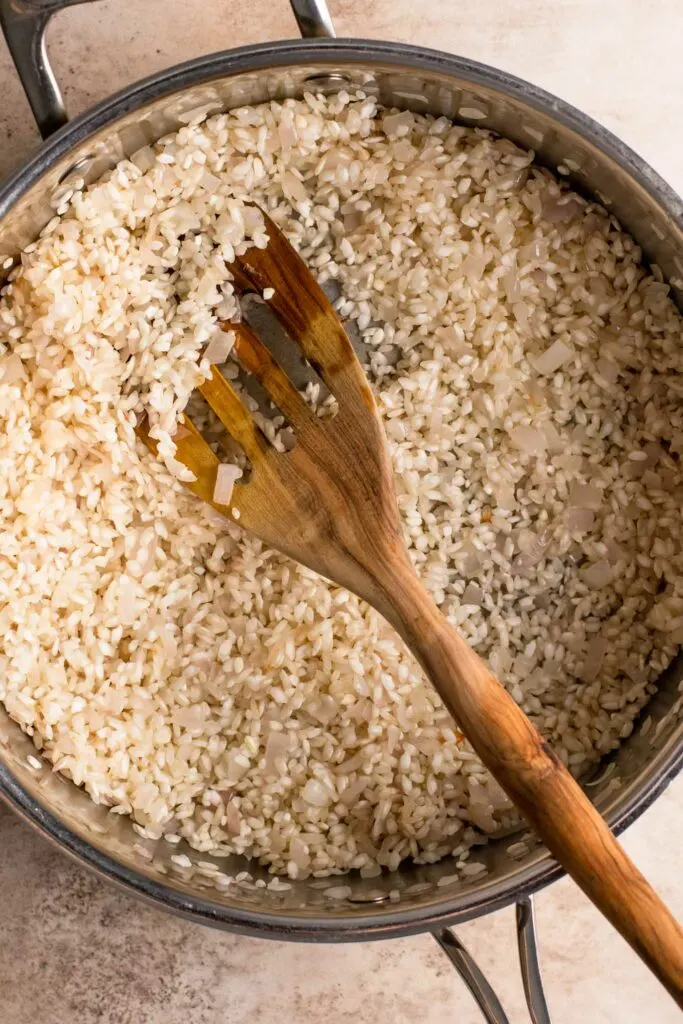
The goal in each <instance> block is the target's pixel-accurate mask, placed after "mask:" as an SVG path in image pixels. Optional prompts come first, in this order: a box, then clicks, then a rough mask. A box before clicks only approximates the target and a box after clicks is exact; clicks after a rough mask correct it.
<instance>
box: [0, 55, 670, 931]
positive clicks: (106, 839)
mask: <svg viewBox="0 0 683 1024" xmlns="http://www.w3.org/2000/svg"><path fill="white" fill-rule="evenodd" d="M354 45H355V51H354V49H353V46H352V45H351V44H349V45H348V46H346V45H344V44H338V45H337V46H336V47H335V50H334V53H332V52H331V50H330V49H329V48H328V49H327V50H326V49H325V48H324V47H323V48H320V50H319V52H317V48H316V47H313V46H312V45H309V46H302V45H301V44H282V46H281V47H280V48H279V49H276V51H275V52H273V49H272V48H270V49H269V51H268V52H266V51H265V50H254V51H251V58H250V59H248V57H249V55H248V54H247V55H246V56H245V54H246V51H237V53H236V54H235V55H229V54H226V55H217V56H216V57H214V58H207V60H206V61H205V62H203V63H202V62H198V63H197V64H195V65H186V66H184V67H182V68H180V69H177V70H176V71H175V72H172V73H171V74H170V75H169V76H159V77H158V78H156V79H153V80H150V81H149V83H147V85H146V86H141V87H137V88H134V89H133V90H131V91H130V92H129V93H128V94H124V95H123V96H122V98H120V99H118V100H117V99H115V100H114V101H112V102H110V103H109V104H105V105H103V106H102V107H101V108H98V109H97V110H96V111H95V112H94V114H91V115H89V116H88V115H86V117H85V118H83V119H80V120H79V121H77V122H74V123H73V124H72V125H71V126H69V127H68V128H67V129H66V132H65V133H60V135H59V136H57V137H56V138H55V139H54V140H53V141H52V142H50V143H49V144H48V146H47V148H46V149H44V150H43V151H41V153H39V154H38V155H37V156H36V157H35V158H34V160H33V161H32V163H31V164H29V166H28V168H27V169H26V170H25V171H24V172H21V173H20V174H19V175H17V177H16V178H15V179H13V181H12V182H10V184H9V185H8V187H7V189H6V190H5V193H4V197H0V216H3V218H4V219H3V221H2V229H1V231H0V255H4V256H14V255H15V254H16V253H17V252H18V251H19V250H20V249H21V248H22V247H23V246H24V245H26V244H28V243H29V242H30V241H32V240H33V239H34V238H35V237H36V235H37V234H38V232H39V231H40V229H41V228H42V227H43V226H44V224H45V223H47V221H48V220H49V219H50V218H51V217H52V216H53V214H54V209H55V207H56V205H58V204H59V198H60V196H62V195H63V194H64V191H65V190H67V189H69V188H71V187H73V186H74V183H75V182H76V181H77V179H78V178H84V179H85V180H86V181H92V180H95V179H96V178H97V177H99V176H100V175H101V174H102V173H103V172H104V171H105V170H107V169H108V168H109V167H111V166H112V165H113V164H114V163H116V162H117V161H118V160H120V159H121V158H122V157H124V156H127V155H130V154H131V153H133V152H135V151H136V150H137V149H139V148H140V147H142V146H144V145H147V144H149V143H150V142H153V141H155V140H156V139H158V138H159V137H160V136H162V135H164V134H166V133H168V132H170V131H173V130H176V129H177V128H179V127H180V126H181V125H182V124H183V122H184V121H186V120H188V119H189V118H188V113H189V112H191V111H193V110H196V109H197V108H210V109H211V110H212V111H213V110H215V111H219V110H222V109H228V108H231V107H235V106H242V105H245V104H251V103H258V102H262V101H264V100H267V99H272V98H279V99H281V98H283V97H285V96H298V95H301V94H302V93H303V92H304V91H307V90H308V91H313V90H315V89H322V90H325V91H328V90H333V89H334V90H339V89H342V88H350V87H355V86H361V85H362V86H363V88H365V89H366V90H367V91H369V92H371V93H373V94H375V95H377V96H378V97H379V99H380V101H381V102H382V103H384V104H386V105H390V106H397V107H402V108H410V109H412V110H414V111H418V112H430V113H432V114H436V115H445V116H447V117H449V118H452V119H453V120H455V121H457V122H459V123H463V124H468V125H472V126H479V127H485V128H490V129H493V130H494V131H496V132H499V133H500V134H502V135H505V136H507V137H509V138H511V139H513V140H514V141H516V142H518V143H519V144H520V145H521V146H523V147H525V148H533V149H535V150H536V151H537V152H538V154H539V159H540V160H541V161H542V162H544V163H546V164H548V165H549V166H552V167H554V168H558V167H560V168H561V172H562V173H565V172H566V174H567V175H568V177H569V179H570V180H571V181H572V184H573V185H574V186H575V187H578V188H579V189H580V190H581V191H583V192H586V193H589V194H593V195H597V196H598V197H599V198H600V199H601V200H603V201H609V208H610V209H611V210H613V211H614V213H615V215H616V216H617V217H618V218H619V219H620V221H621V222H622V224H624V226H626V227H627V228H628V229H629V230H630V231H631V232H632V233H633V235H634V236H635V237H636V238H637V239H638V241H639V242H640V244H641V245H642V246H643V249H644V251H645V253H646V254H647V257H648V258H649V259H650V261H652V262H656V263H657V264H658V265H659V266H660V267H661V268H662V270H663V272H664V275H665V277H666V278H667V279H669V280H670V281H671V282H672V283H676V282H678V283H679V285H680V287H681V288H683V281H681V280H680V279H682V278H683V232H682V230H681V225H682V224H683V212H682V204H681V202H680V200H677V199H676V197H675V196H673V195H672V194H671V193H669V192H668V191H667V190H666V187H665V186H663V185H662V183H661V182H659V181H658V179H656V177H655V176H650V172H649V171H648V169H647V168H646V167H644V166H643V165H642V164H640V163H639V162H638V161H637V160H636V159H635V158H633V155H632V154H630V153H629V151H628V150H626V149H625V148H622V147H620V145H619V144H618V143H617V142H616V140H614V139H611V137H608V136H606V137H605V139H601V140H600V146H601V148H598V145H597V144H596V143H597V138H594V140H593V141H589V139H587V138H586V137H582V135H580V134H579V133H578V132H579V130H580V129H582V128H583V129H584V130H586V131H587V132H588V134H589V135H590V133H591V131H595V126H594V125H593V126H591V125H590V123H589V122H585V123H584V122H583V120H582V118H581V115H578V114H576V112H572V111H567V110H566V109H565V108H560V106H559V105H558V104H557V103H556V101H552V99H551V98H549V97H544V96H543V95H542V94H538V93H536V92H535V91H534V90H531V89H530V88H529V87H526V86H525V85H524V84H523V83H519V82H517V83H515V82H512V81H510V80H508V79H505V78H504V77H503V76H499V75H498V74H497V73H495V72H491V71H488V72H486V71H485V69H482V68H480V67H477V66H476V65H469V64H467V62H464V61H458V60H457V59H455V58H453V59H450V58H449V59H446V58H445V57H443V56H441V55H431V56H429V55H427V56H425V53H424V51H423V52H422V57H421V58H420V59H419V60H418V58H417V57H415V56H413V58H412V60H411V61H409V62H407V63H406V64H404V65H401V64H399V63H396V62H394V61H392V60H391V59H390V57H389V48H388V47H385V49H384V50H382V44H362V45H363V46H364V47H365V49H364V50H363V49H362V47H361V44H354ZM287 47H289V48H290V50H289V51H288V50H287V49H286V48H287ZM314 51H316V56H317V58H318V60H317V62H316V61H315V60H314V59H313V53H314ZM371 51H372V53H371ZM407 51H408V48H406V51H405V52H407ZM411 52H412V53H413V55H414V54H415V53H416V51H411ZM255 53H257V54H258V55H259V56H258V59H254V54H255ZM361 53H363V54H365V58H364V61H361V59H360V58H359V54H361ZM437 57H438V58H439V59H437ZM278 60H280V61H281V62H282V66H279V67H278V66H274V65H276V64H277V61H278ZM242 68H246V69H248V70H242ZM254 68H256V69H255V70H254ZM484 79H486V80H484ZM586 125H587V127H586ZM93 126H94V129H95V130H94V132H93ZM3 198H4V207H3V205H2V203H3ZM682 677H683V663H682V662H681V659H680V658H679V659H678V660H677V662H676V663H675V664H674V666H672V668H671V669H670V670H669V671H668V672H667V673H666V674H665V677H664V678H663V679H662V681H661V687H660V690H659V692H658V694H657V696H656V697H655V698H654V700H653V701H652V702H651V703H650V705H648V707H647V708H646V709H645V712H644V715H643V718H642V721H641V722H640V723H638V724H637V727H636V729H635V731H634V734H633V735H632V736H631V737H630V738H629V739H628V741H626V742H625V743H624V745H623V747H622V748H621V749H620V750H619V751H618V752H617V754H616V756H614V757H613V758H612V759H611V761H613V762H614V765H615V767H614V768H612V769H610V772H609V773H607V777H606V778H604V779H603V780H602V781H600V776H601V775H603V774H604V768H605V764H603V765H601V766H600V768H599V769H598V770H597V771H596V773H595V775H594V778H595V779H596V780H597V781H594V782H590V783H589V788H588V792H589V793H590V794H591V796H592V798H593V800H594V802H595V803H596V805H597V806H598V807H599V808H600V809H601V810H602V811H603V812H605V813H606V815H607V817H608V818H609V820H610V822H611V823H612V824H613V825H619V824H621V825H623V824H625V823H627V821H628V820H629V819H630V818H632V817H633V816H634V815H635V814H636V813H637V812H638V811H639V810H640V809H641V808H642V806H643V805H644V804H645V803H646V802H648V801H649V800H650V799H652V798H653V797H654V796H655V795H656V793H657V792H658V791H659V790H660V789H661V788H662V787H663V785H665V784H666V781H667V778H669V777H670V776H671V775H672V774H673V773H674V771H675V769H676V764H677V760H680V754H681V747H682V745H683V736H682V732H683V728H682V725H681V705H682V701H683V698H682V697H681V694H680V692H679V687H680V681H681V678H682ZM648 718H650V719H652V721H651V723H650V725H649V727H646V729H645V730H643V727H642V722H643V721H645V720H646V719H648ZM29 755H33V756H34V757H35V749H34V747H33V745H32V743H31V741H30V740H29V739H28V738H27V737H26V736H25V735H24V734H23V733H22V732H21V730H20V729H19V727H18V726H17V725H16V724H15V723H14V722H12V721H11V720H10V719H9V717H8V716H7V714H6V713H5V712H4V710H0V790H3V789H4V791H5V794H6V795H7V796H8V797H9V798H10V800H11V802H12V803H14V805H15V806H17V807H18V808H19V809H20V810H21V811H22V813H23V814H24V815H25V816H26V817H27V818H28V819H29V820H31V821H33V822H34V823H36V824H38V825H39V826H40V827H41V828H42V830H43V831H45V832H46V833H47V834H49V835H51V836H52V837H53V838H54V839H56V840H57V841H58V842H60V843H61V844H62V845H63V846H66V847H67V849H69V850H71V852H73V853H75V854H76V855H78V856H80V857H82V858H83V859H85V860H87V861H89V862H90V863H91V864H92V865H93V866H95V867H97V868H98V869H99V870H101V871H104V872H105V873H107V874H109V875H113V876H114V877H116V878H118V879H119V881H121V882H123V883H124V884H128V885H130V886H132V887H133V888H135V889H137V890H138V891H139V892H141V893H143V894H146V895H147V896H149V897H151V898H153V899H157V900H162V901H163V902H165V903H166V904H167V905H171V906H173V907H175V908H176V909H178V910H181V911H184V912H188V913H194V914H195V916H197V917H200V918H201V919H203V920H207V921H210V922H212V923H218V924H225V925H227V926H230V927H234V926H237V927H242V928H244V929H246V930H251V931H257V930H259V929H261V930H265V931H268V930H270V931H271V932H276V933H279V934H283V933H285V934H288V935H290V937H311V936H313V935H315V936H317V937H319V938H341V937H344V936H350V935H351V933H353V932H354V931H357V930H358V928H359V927H362V928H364V929H366V931H365V935H366V936H368V935H370V934H373V933H374V934H378V935H380V934H381V935H386V934H390V933H391V932H392V929H396V930H400V931H408V930H417V929H418V928H420V927H425V926H427V925H428V924H429V923H430V922H431V923H434V921H435V920H436V918H443V917H448V918H449V919H452V920H458V919H464V918H467V917H470V916H475V915H476V914H478V913H482V912H484V911H485V910H487V909H492V908H493V907H495V906H498V905H502V904H504V903H506V902H509V901H510V900H512V899H513V898H514V897H515V895H518V894H519V892H520V891H522V890H524V889H530V888H534V887H537V886H538V885H540V884H543V883H544V882H546V881H548V880H549V879H550V878H551V877H552V875H553V874H554V870H555V869H554V867H553V864H552V862H551V861H550V858H549V856H548V854H547V853H546V851H545V850H544V848H543V847H541V846H540V845H538V844H537V843H536V841H535V839H534V838H533V837H531V836H530V835H529V834H528V833H527V832H526V831H525V832H524V833H523V834H522V836H520V835H515V836H510V835H508V836H505V837H501V838H498V839H495V840H493V841H492V842H490V843H489V844H488V845H487V846H485V847H481V848H480V849H478V850H476V851H474V852H473V854H472V857H471V860H472V861H481V862H482V863H484V864H485V865H486V867H487V873H486V875H483V876H480V877H479V878H478V879H476V880H472V881H470V882H469V883H467V884H465V883H461V882H458V881H457V879H456V878H455V871H454V868H453V865H452V863H449V862H448V861H443V862H441V863H439V864H435V865H430V866H409V867H405V868H402V869H401V870H400V871H398V872H395V873H393V874H389V875H384V876H382V877H380V878H374V879H361V878H359V877H357V876H353V877H351V876H348V877H344V878H336V879H325V880H320V879H318V880H308V881H303V882H295V883H291V887H290V888H288V889H284V890H282V891H272V890H269V889H265V888H262V887H258V886H257V885H256V884H255V881H254V880H256V879H264V880H265V879H268V877H269V876H268V875H267V874H266V873H265V872H263V871H262V869H260V868H258V867H255V866H254V865H253V864H251V863H247V862H246V861H244V860H241V859H240V858H230V859H229V860H228V861H225V860H220V861H214V859H213V858H211V857H209V856H207V855H203V854H197V853H195V852H194V851H192V850H190V849H189V848H188V847H187V846H186V845H185V844H182V845H181V846H179V847H172V846H170V845H169V844H167V843H166V842H164V841H160V842H158V843H154V842H151V841H149V840H146V839H143V838H141V837H140V836H139V835H138V834H137V833H136V832H135V831H134V829H133V827H132V825H131V822H130V821H129V820H128V819H122V818H119V817H116V816H114V815H111V814H109V813H108V812H107V810H106V808H103V807H97V806H95V805H94V804H93V803H92V801H91V800H90V799H89V797H88V796H87V795H86V794H85V793H84V792H82V791H81V790H79V789H77V788H76V787H75V786H74V785H73V784H72V783H70V782H68V781H67V780H65V779H63V778H61V777H60V776H59V775H56V774H55V773H53V772H52V771H51V769H50V767H49V765H48V766H44V767H41V768H39V769H37V768H35V767H32V765H31V763H30V762H29V761H28V756H29ZM520 838H522V839H524V841H525V842H526V847H527V850H528V852H527V853H526V854H525V855H522V856H521V858H520V856H519V855H518V856H517V859H513V858H512V857H511V856H509V855H508V853H507V852H506V851H507V848H508V847H510V845H511V844H512V843H519V841H520ZM515 852H517V851H515ZM179 853H184V854H186V855H187V856H188V857H190V859H191V860H192V862H193V867H192V868H182V867H179V866H177V864H176V863H174V862H173V861H171V859H170V858H171V855H177V854H179ZM198 861H201V862H202V863H201V864H198V863H197V862H198ZM212 864H213V865H215V868H218V869H219V870H220V871H221V872H222V873H225V874H228V875H231V876H234V875H236V874H237V873H238V872H239V871H245V870H248V871H250V873H251V875H252V879H253V880H251V881H250V880H243V881H241V882H233V883H232V884H231V885H230V886H229V887H228V888H227V889H225V890H221V891H219V889H217V888H216V886H215V885H214V882H213V881H212V877H211V875H212V871H213V870H215V868H212V866H211V865H212ZM207 865H208V866H207Z"/></svg>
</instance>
